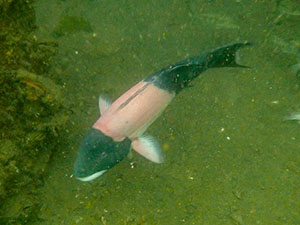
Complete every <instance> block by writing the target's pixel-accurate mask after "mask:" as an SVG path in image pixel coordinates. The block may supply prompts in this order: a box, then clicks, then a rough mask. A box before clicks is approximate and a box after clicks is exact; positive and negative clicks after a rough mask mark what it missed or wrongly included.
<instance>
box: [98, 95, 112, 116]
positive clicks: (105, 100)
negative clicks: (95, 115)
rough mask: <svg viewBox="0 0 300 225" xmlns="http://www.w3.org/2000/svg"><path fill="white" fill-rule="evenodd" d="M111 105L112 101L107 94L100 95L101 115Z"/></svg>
mask: <svg viewBox="0 0 300 225" xmlns="http://www.w3.org/2000/svg"><path fill="white" fill-rule="evenodd" d="M110 106H111V101H110V100H109V98H108V97H106V96H105V95H100V96H99V110H100V115H103V113H105V111H107V110H108V109H109V107H110Z"/></svg>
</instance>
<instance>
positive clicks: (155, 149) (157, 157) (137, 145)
mask: <svg viewBox="0 0 300 225" xmlns="http://www.w3.org/2000/svg"><path fill="white" fill-rule="evenodd" d="M131 147H132V148H133V149H134V150H135V151H136V152H138V153H139V154H141V155H142V156H144V157H145V158H147V159H149V160H150V161H152V162H155V163H162V162H163V161H164V157H163V152H162V150H161V148H160V146H159V144H158V142H157V141H156V140H155V139H154V138H153V137H151V136H148V135H147V136H142V137H139V138H137V139H135V140H133V141H132V143H131Z"/></svg>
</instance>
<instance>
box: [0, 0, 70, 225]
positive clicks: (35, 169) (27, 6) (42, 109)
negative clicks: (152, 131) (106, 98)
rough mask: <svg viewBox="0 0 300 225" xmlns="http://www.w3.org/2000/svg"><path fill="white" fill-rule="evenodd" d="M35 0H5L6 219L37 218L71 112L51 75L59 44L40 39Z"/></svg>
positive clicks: (0, 209) (2, 185)
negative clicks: (48, 172) (36, 33)
mask: <svg viewBox="0 0 300 225" xmlns="http://www.w3.org/2000/svg"><path fill="white" fill-rule="evenodd" d="M34 20H35V14H34V11H33V7H32V2H31V1H16V0H11V1H0V25H1V31H0V40H1V48H0V137H1V138H0V223H1V224H26V223H28V222H30V221H36V220H37V213H38V211H39V200H38V199H37V198H36V193H37V188H38V187H39V186H40V185H41V184H42V175H43V174H44V172H45V169H46V166H47V164H48V162H49V160H50V157H51V155H52V153H53V151H54V150H55V147H56V146H57V143H58V137H59V134H60V133H61V131H62V127H63V126H64V125H65V123H66V122H67V120H68V116H69V111H68V110H67V105H68V104H66V103H65V102H64V99H63V90H62V87H61V86H59V85H57V84H56V83H55V82H54V81H53V80H52V79H51V78H50V76H49V75H48V74H47V72H48V71H49V68H50V61H51V58H52V57H53V55H55V54H56V51H57V44H56V43H54V42H51V41H47V40H42V41H40V40H37V38H36V37H35V36H34V35H32V34H31V31H32V30H34V29H35V25H34Z"/></svg>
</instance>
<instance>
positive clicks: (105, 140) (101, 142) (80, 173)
mask: <svg viewBox="0 0 300 225" xmlns="http://www.w3.org/2000/svg"><path fill="white" fill-rule="evenodd" d="M130 143H131V141H130V140H129V139H128V138H126V139H124V140H123V141H121V142H115V141H113V139H112V138H110V137H108V136H106V135H104V134H103V133H102V132H101V131H100V130H98V129H95V128H91V129H90V130H89V131H88V133H87V134H86V135H85V136H84V138H83V140H82V142H81V144H80V148H79V152H78V155H77V159H76V161H75V165H74V175H75V177H76V178H77V179H79V180H81V181H90V180H93V179H95V178H97V177H99V176H101V175H102V174H103V173H104V172H105V171H106V170H108V169H110V168H112V167H113V166H114V165H116V164H117V163H119V162H120V161H121V160H122V159H123V158H124V157H125V156H126V155H127V154H128V152H129V149H130Z"/></svg>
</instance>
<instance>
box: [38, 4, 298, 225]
mask: <svg viewBox="0 0 300 225" xmlns="http://www.w3.org/2000/svg"><path fill="white" fill-rule="evenodd" d="M278 2H279V3H280V1H277V3H278ZM294 7H296V5H295V6H294ZM36 13H37V24H38V26H39V29H38V30H37V31H36V33H35V35H36V37H37V38H38V39H41V40H43V39H45V40H46V39H47V40H48V39H54V40H55V41H57V42H58V43H59V54H58V56H57V59H56V65H54V66H53V73H55V74H59V76H60V80H61V83H63V84H64V86H65V93H66V98H68V99H69V101H71V102H72V103H73V111H74V114H73V115H72V118H71V123H70V127H69V129H68V131H69V132H68V133H69V136H66V137H62V138H63V140H65V144H64V145H62V146H61V148H60V149H58V151H57V154H56V155H55V156H54V158H53V160H52V163H51V165H50V166H49V168H48V172H47V175H46V176H45V184H44V186H43V187H42V188H41V190H40V193H39V196H40V199H41V214H40V217H41V218H42V221H40V222H39V223H38V224H42V225H47V224H62V225H63V224H68V225H69V224H104V225H116V224H121V225H123V224H143V225H145V224H208V225H212V224H222V225H225V224H247V225H253V224H272V225H275V224H280V225H282V224H300V214H299V212H300V189H299V187H300V179H299V178H300V148H299V147H300V132H299V131H300V127H299V125H298V124H297V123H294V122H287V121H283V118H284V117H285V116H286V115H289V113H290V112H293V111H297V110H298V109H299V108H300V107H299V102H300V90H299V82H300V81H299V80H297V77H296V76H295V75H293V74H292V73H291V72H290V70H289V66H290V65H293V64H296V63H297V62H298V63H299V61H300V54H299V52H300V50H299V46H300V39H299V37H300V29H299V24H300V23H299V16H298V17H297V16H292V17H288V16H286V15H285V16H284V17H282V21H279V22H278V21H277V20H280V18H281V17H280V18H279V19H278V16H280V15H281V13H282V9H280V8H279V7H277V6H276V1H250V0H247V1H246V0H241V1H218V0H216V1H204V0H202V1H200V0H197V1H189V0H187V1H180V0H178V1H177V0H176V1H159V0H155V1H146V0H134V1H107V0H105V1H92V0H90V1H80V0H68V1H39V2H37V3H36ZM275 20H276V21H275ZM274 21H275V22H276V23H274ZM245 40H248V41H250V42H253V44H254V45H253V47H251V48H245V49H243V50H242V51H241V52H240V57H241V59H240V60H241V63H242V64H243V65H248V66H250V67H251V69H240V68H234V69H232V68H231V69H228V68H225V69H212V70H209V71H206V72H205V73H203V75H202V76H201V78H199V79H198V80H196V81H195V82H194V83H193V87H191V88H187V89H186V90H184V91H183V92H182V93H180V95H179V96H177V98H176V99H175V100H174V101H173V102H172V104H171V105H170V106H169V107H168V108H167V110H166V111H165V113H164V114H163V115H162V116H161V117H160V118H159V119H158V120H157V121H156V122H155V123H154V124H153V125H152V126H151V127H150V128H149V129H148V131H147V133H149V134H151V135H153V136H155V137H157V139H158V140H159V142H160V143H161V144H162V146H163V147H164V150H165V155H166V162H165V163H164V164H162V165H156V164H153V163H151V162H149V161H147V160H145V159H144V158H142V157H141V156H139V155H137V154H135V153H134V155H133V158H132V159H125V160H124V161H123V162H121V163H120V164H119V165H117V166H116V167H115V168H113V169H111V170H110V171H109V172H107V173H106V174H105V175H103V176H102V177H100V178H98V179H97V180H95V181H93V182H90V183H82V182H79V181H77V180H75V179H74V178H73V177H72V167H73V163H74V160H75V157H76V153H77V149H78V146H79V143H80V140H81V138H82V135H83V134H84V133H85V132H86V131H87V130H88V128H89V127H90V126H91V125H92V124H93V123H94V121H95V120H96V119H97V118H98V117H99V112H98V105H97V102H98V96H99V94H100V93H106V94H107V95H109V96H111V98H112V99H115V98H116V97H118V96H119V95H121V94H122V93H123V92H124V91H125V90H127V89H128V88H130V87H131V86H132V85H134V84H135V83H136V82H138V81H139V80H141V79H143V78H144V77H146V76H147V75H149V74H151V73H152V72H155V71H157V70H159V69H161V68H162V67H165V66H166V65H169V64H172V63H174V62H176V61H178V60H181V59H183V58H186V57H188V56H192V55H198V54H201V53H202V52H205V51H207V50H210V49H213V48H216V47H219V46H222V45H224V44H226V43H230V42H234V41H245Z"/></svg>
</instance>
